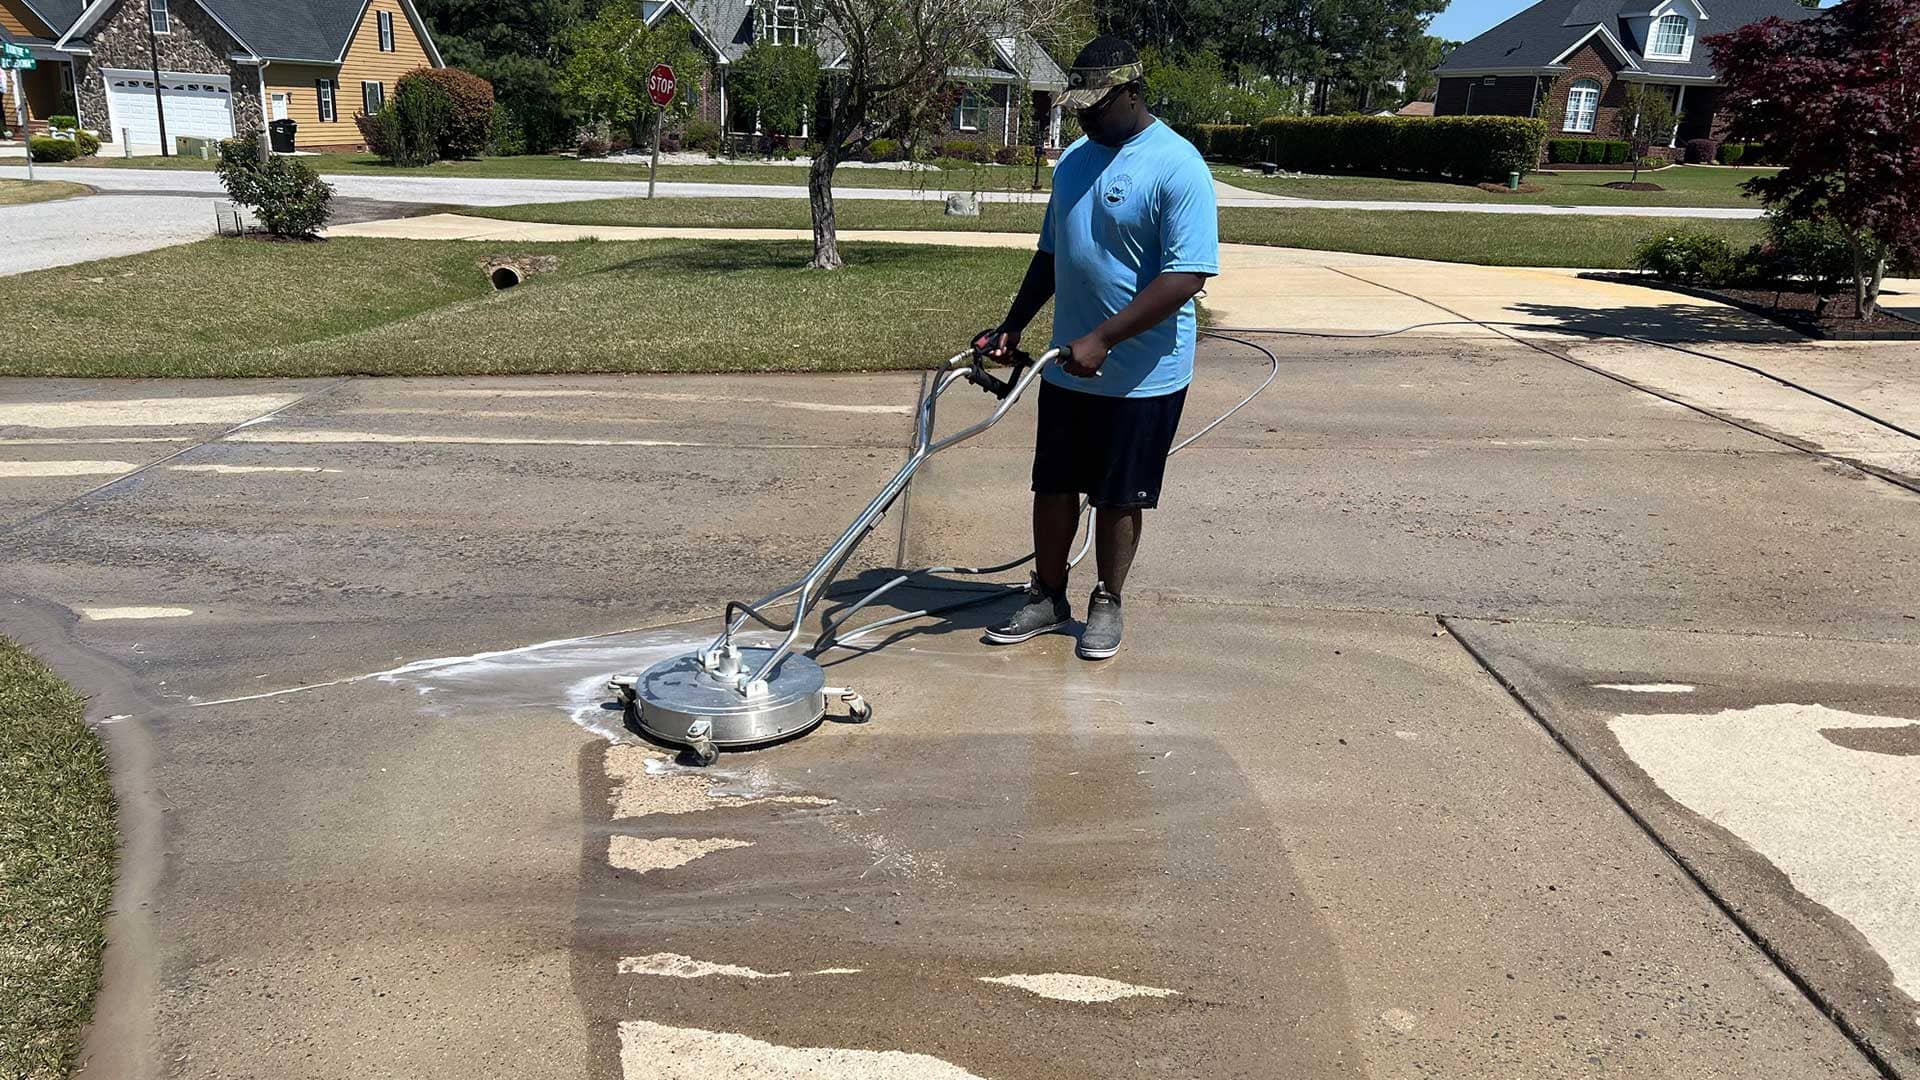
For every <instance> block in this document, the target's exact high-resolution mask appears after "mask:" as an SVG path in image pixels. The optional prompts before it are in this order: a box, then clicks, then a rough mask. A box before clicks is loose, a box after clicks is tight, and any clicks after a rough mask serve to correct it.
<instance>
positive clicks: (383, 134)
mask: <svg viewBox="0 0 1920 1080" xmlns="http://www.w3.org/2000/svg"><path fill="white" fill-rule="evenodd" d="M423 70H426V69H419V70H415V71H410V72H408V73H407V74H405V75H402V76H401V77H400V81H399V82H398V83H396V84H395V85H394V89H393V97H391V98H389V99H387V103H386V104H385V105H382V106H381V107H380V112H379V113H378V114H376V115H374V116H368V115H367V114H366V113H358V114H356V115H355V116H354V118H353V122H354V125H355V126H356V127H358V128H359V129H360V137H361V138H362V139H363V140H365V141H366V144H367V149H368V150H370V151H372V152H373V153H375V154H378V155H380V156H381V157H383V158H385V159H387V160H388V161H390V162H392V163H393V164H395V165H402V166H416V165H431V164H433V163H434V162H436V161H438V160H440V156H441V153H440V152H441V139H442V137H443V136H444V135H445V134H446V133H447V132H449V131H451V130H453V129H454V128H455V127H456V126H458V125H459V124H460V123H464V121H457V120H456V119H455V117H456V114H457V113H459V112H460V110H461V106H460V105H458V104H457V103H456V102H455V101H454V98H453V95H452V94H450V93H449V92H448V91H447V89H446V87H445V86H443V85H442V84H441V83H440V82H439V81H438V80H436V79H431V78H419V77H417V76H419V75H420V73H421V71H423ZM487 111H488V115H489V117H491V115H492V106H491V105H489V106H488V110H487ZM469 134H470V133H469ZM482 145H485V140H484V138H483V140H482Z"/></svg>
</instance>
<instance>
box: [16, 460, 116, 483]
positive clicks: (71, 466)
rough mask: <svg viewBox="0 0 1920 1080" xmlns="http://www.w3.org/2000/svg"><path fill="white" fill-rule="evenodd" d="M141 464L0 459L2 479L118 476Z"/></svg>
mask: <svg viewBox="0 0 1920 1080" xmlns="http://www.w3.org/2000/svg"><path fill="white" fill-rule="evenodd" d="M139 467H140V466H138V465H136V464H134V463H133V462H131V461H0V479H6V480H22V479H39V478H44V477H49V476H117V475H119V474H120V473H129V472H132V471H133V470H135V469H137V468H139Z"/></svg>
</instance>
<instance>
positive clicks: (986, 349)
mask: <svg viewBox="0 0 1920 1080" xmlns="http://www.w3.org/2000/svg"><path fill="white" fill-rule="evenodd" d="M1019 345H1020V331H1018V330H1012V329H1008V328H1007V327H1006V326H1004V325H1003V326H996V327H994V328H993V329H991V330H982V331H981V332H980V333H978V334H976V335H975V336H974V339H973V351H974V352H976V353H979V354H980V355H981V356H984V357H986V358H987V359H988V360H992V361H993V362H995V363H997V364H1008V363H1012V362H1013V351H1014V349H1016V348H1017V347H1019Z"/></svg>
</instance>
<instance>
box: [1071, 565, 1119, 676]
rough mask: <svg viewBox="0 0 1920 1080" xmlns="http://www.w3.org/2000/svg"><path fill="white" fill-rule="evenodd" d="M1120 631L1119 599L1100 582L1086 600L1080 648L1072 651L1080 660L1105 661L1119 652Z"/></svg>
mask: <svg viewBox="0 0 1920 1080" xmlns="http://www.w3.org/2000/svg"><path fill="white" fill-rule="evenodd" d="M1120 629H1121V619H1120V598H1119V597H1117V596H1115V595H1113V594H1112V593H1110V592H1108V591H1107V583H1106V582H1104V581H1103V582H1100V583H1099V584H1097V585H1095V586H1094V587H1093V595H1092V596H1091V597H1088V598H1087V626H1086V629H1084V630H1082V631H1080V647H1079V648H1078V649H1076V650H1074V651H1075V652H1077V653H1079V654H1080V659H1082V660H1105V659H1106V658H1107V657H1109V656H1112V655H1113V654H1114V653H1117V652H1119V651H1120Z"/></svg>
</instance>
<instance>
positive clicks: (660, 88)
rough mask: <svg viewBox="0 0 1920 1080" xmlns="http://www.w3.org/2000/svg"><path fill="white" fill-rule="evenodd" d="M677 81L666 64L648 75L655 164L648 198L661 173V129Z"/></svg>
mask: <svg viewBox="0 0 1920 1080" xmlns="http://www.w3.org/2000/svg"><path fill="white" fill-rule="evenodd" d="M674 89H675V83H674V79H673V69H672V68H670V67H668V66H667V65H665V64H657V65H655V66H654V69H653V72H652V73H651V74H649V75H648V76H647V96H648V97H650V98H652V99H653V104H654V108H655V111H654V117H653V164H652V165H650V166H648V168H647V198H649V199H651V198H653V183H654V178H655V177H656V176H658V175H659V173H660V129H661V128H663V127H665V126H666V123H667V106H669V105H671V104H673V91H674Z"/></svg>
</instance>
